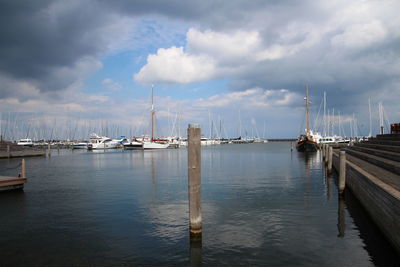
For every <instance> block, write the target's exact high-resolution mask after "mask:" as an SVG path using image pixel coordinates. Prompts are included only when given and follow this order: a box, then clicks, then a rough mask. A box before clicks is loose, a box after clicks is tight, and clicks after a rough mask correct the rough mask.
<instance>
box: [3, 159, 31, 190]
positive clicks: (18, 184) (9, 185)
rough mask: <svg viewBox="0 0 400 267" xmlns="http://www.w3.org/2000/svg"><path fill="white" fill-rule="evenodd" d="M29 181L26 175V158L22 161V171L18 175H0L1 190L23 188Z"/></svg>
mask: <svg viewBox="0 0 400 267" xmlns="http://www.w3.org/2000/svg"><path fill="white" fill-rule="evenodd" d="M26 182H27V180H26V176H25V160H24V159H23V160H22V162H21V171H20V172H19V173H18V175H17V176H15V177H12V176H0V191H8V190H16V189H23V188H24V185H25V183H26Z"/></svg>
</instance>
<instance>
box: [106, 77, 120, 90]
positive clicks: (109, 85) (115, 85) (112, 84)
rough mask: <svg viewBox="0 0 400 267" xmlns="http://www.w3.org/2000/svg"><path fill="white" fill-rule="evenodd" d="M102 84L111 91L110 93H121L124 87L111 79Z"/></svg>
mask: <svg viewBox="0 0 400 267" xmlns="http://www.w3.org/2000/svg"><path fill="white" fill-rule="evenodd" d="M101 84H102V85H103V86H104V87H105V88H106V89H107V90H110V91H119V90H121V89H122V86H121V85H120V84H119V83H117V82H115V81H113V80H112V79H110V78H106V79H104V80H102V81H101Z"/></svg>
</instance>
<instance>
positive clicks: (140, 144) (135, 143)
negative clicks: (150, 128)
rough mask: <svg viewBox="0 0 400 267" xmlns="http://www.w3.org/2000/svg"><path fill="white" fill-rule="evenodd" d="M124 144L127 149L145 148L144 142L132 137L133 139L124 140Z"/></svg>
mask: <svg viewBox="0 0 400 267" xmlns="http://www.w3.org/2000/svg"><path fill="white" fill-rule="evenodd" d="M122 145H123V146H124V149H127V150H135V149H143V142H140V141H138V140H137V139H136V138H132V140H131V141H128V142H124V143H123V144H122Z"/></svg>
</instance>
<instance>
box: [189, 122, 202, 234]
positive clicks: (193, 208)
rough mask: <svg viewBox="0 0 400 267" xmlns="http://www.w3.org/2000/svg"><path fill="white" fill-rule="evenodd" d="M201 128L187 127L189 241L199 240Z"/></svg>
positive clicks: (196, 126)
mask: <svg viewBox="0 0 400 267" xmlns="http://www.w3.org/2000/svg"><path fill="white" fill-rule="evenodd" d="M200 138H201V129H200V126H199V125H198V124H189V127H188V187H189V188H188V191H189V231H190V240H191V241H201V238H202V218H201V146H200Z"/></svg>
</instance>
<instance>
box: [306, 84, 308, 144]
mask: <svg viewBox="0 0 400 267" xmlns="http://www.w3.org/2000/svg"><path fill="white" fill-rule="evenodd" d="M308 117H309V114H308V85H306V136H308V135H309V118H308Z"/></svg>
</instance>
